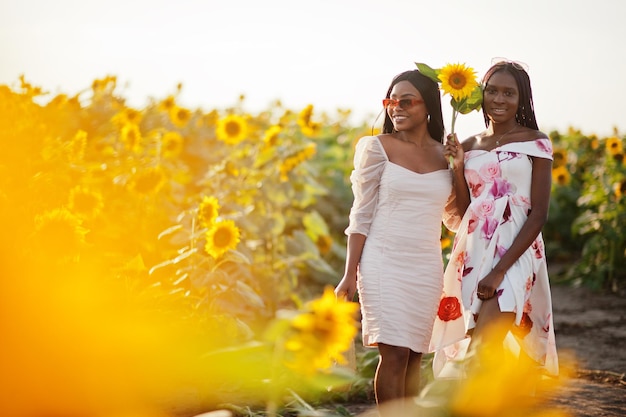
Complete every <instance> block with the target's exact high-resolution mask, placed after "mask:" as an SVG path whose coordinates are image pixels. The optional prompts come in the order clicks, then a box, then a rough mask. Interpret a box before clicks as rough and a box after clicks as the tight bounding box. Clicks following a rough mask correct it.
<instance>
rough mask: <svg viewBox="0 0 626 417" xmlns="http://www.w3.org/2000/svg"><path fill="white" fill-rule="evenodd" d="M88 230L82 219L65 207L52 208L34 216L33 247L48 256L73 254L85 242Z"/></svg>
mask: <svg viewBox="0 0 626 417" xmlns="http://www.w3.org/2000/svg"><path fill="white" fill-rule="evenodd" d="M87 232H88V230H87V229H85V228H84V227H82V220H81V219H80V218H79V217H77V216H76V215H74V214H73V213H72V212H70V211H69V210H67V209H65V208H61V209H54V210H51V211H48V212H45V213H43V214H41V215H38V216H37V217H36V218H35V234H34V238H35V241H34V244H33V248H35V249H36V250H37V251H39V252H40V255H47V256H50V258H59V259H61V258H65V257H66V256H70V257H71V256H75V255H77V254H78V252H79V250H80V248H81V247H82V246H83V245H84V244H85V235H86V234H87Z"/></svg>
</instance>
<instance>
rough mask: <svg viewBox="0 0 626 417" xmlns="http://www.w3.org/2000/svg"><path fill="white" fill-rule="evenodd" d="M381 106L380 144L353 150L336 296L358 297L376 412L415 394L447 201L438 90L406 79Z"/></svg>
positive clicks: (414, 75) (423, 80) (411, 75)
mask: <svg viewBox="0 0 626 417" xmlns="http://www.w3.org/2000/svg"><path fill="white" fill-rule="evenodd" d="M383 106H384V108H385V111H386V114H385V122H384V125H383V131H382V134H381V135H378V136H366V137H363V138H360V139H359V141H358V143H357V145H356V150H355V155H354V170H353V171H352V174H351V176H350V180H351V183H352V191H353V193H354V202H353V206H352V209H351V210H350V222H349V226H348V228H347V229H346V231H345V233H346V235H347V236H348V243H347V255H346V265H345V272H344V276H343V278H342V279H341V281H340V283H339V284H338V285H337V287H336V288H335V293H336V294H337V296H338V297H347V298H348V299H349V300H352V299H353V297H354V296H355V294H356V291H357V289H358V293H359V301H360V303H361V314H362V335H363V344H364V345H365V346H371V347H377V348H378V351H379V353H380V361H379V364H378V368H377V371H376V376H375V379H374V390H375V394H376V402H377V404H378V405H379V406H380V404H382V403H386V402H389V401H391V400H400V401H396V403H403V402H404V400H403V399H404V398H406V397H411V396H415V395H417V394H418V391H419V370H420V361H421V357H422V353H424V352H428V349H429V342H430V339H431V332H432V328H433V323H434V320H435V316H436V314H437V308H438V306H439V300H440V298H441V295H442V289H443V259H442V254H441V243H440V239H441V224H442V216H443V212H444V206H445V205H446V201H447V200H448V198H449V196H450V195H451V191H452V178H451V172H450V171H449V170H448V169H447V164H446V160H445V158H444V156H443V144H442V142H443V137H444V126H443V118H442V114H441V98H440V92H439V89H438V85H437V84H436V83H435V82H433V81H432V80H430V79H429V78H428V77H426V76H424V75H422V74H421V73H420V72H419V71H418V70H413V71H407V72H403V73H401V74H399V75H397V76H396V77H395V78H394V79H393V80H392V82H391V85H390V87H389V89H388V91H387V95H386V98H385V99H384V100H383ZM396 411H397V410H396ZM381 412H382V411H381ZM396 415H398V414H396Z"/></svg>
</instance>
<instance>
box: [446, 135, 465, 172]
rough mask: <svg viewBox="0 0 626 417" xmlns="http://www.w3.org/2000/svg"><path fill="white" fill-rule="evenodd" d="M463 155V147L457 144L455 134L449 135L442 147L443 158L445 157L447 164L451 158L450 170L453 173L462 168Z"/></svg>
mask: <svg viewBox="0 0 626 417" xmlns="http://www.w3.org/2000/svg"><path fill="white" fill-rule="evenodd" d="M464 155H465V153H464V152H463V146H461V144H460V143H459V140H458V138H457V136H456V133H454V134H449V135H448V136H447V137H446V143H445V144H444V146H443V156H445V158H446V161H448V162H450V157H452V166H451V167H450V168H452V169H454V170H455V171H456V170H458V169H461V168H463V164H464Z"/></svg>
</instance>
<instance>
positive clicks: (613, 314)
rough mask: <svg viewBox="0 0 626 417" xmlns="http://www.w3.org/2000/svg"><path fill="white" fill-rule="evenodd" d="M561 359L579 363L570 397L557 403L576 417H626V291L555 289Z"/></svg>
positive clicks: (555, 321)
mask: <svg viewBox="0 0 626 417" xmlns="http://www.w3.org/2000/svg"><path fill="white" fill-rule="evenodd" d="M552 302H553V312H554V329H555V334H556V343H557V349H558V350H559V354H560V356H562V357H564V358H565V357H573V358H575V360H576V361H577V363H578V372H577V378H575V379H574V380H572V381H571V382H572V384H571V386H570V389H569V390H568V391H567V394H568V395H567V396H563V397H561V398H554V399H553V400H554V402H555V403H556V404H559V405H562V406H563V407H565V408H567V409H568V410H569V411H570V412H571V413H572V414H573V415H574V416H576V417H587V416H590V417H591V416H594V417H595V416H603V417H613V416H616V417H617V416H620V417H622V416H626V292H625V291H622V292H621V293H620V294H611V293H608V294H607V293H597V292H592V291H590V290H588V289H585V288H572V287H568V286H563V285H553V287H552Z"/></svg>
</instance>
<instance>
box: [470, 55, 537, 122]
mask: <svg viewBox="0 0 626 417" xmlns="http://www.w3.org/2000/svg"><path fill="white" fill-rule="evenodd" d="M500 71H506V72H508V73H509V74H511V75H512V76H513V78H514V79H515V82H516V83H517V89H518V90H519V104H518V107H517V113H516V114H515V120H516V121H517V123H519V124H520V125H522V126H525V127H528V128H531V129H534V130H539V127H538V126H537V119H536V118H535V107H534V105H533V91H532V88H531V87H530V77H529V76H528V73H527V72H526V71H525V70H524V69H523V68H521V67H520V65H519V64H516V63H514V62H498V63H497V64H495V65H493V66H492V67H491V68H489V69H488V70H487V73H486V74H485V76H484V77H483V86H486V85H487V83H488V82H489V79H490V78H491V76H492V75H493V74H495V73H496V72H500ZM483 117H484V118H485V126H489V116H487V113H486V112H485V111H484V109H483Z"/></svg>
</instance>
